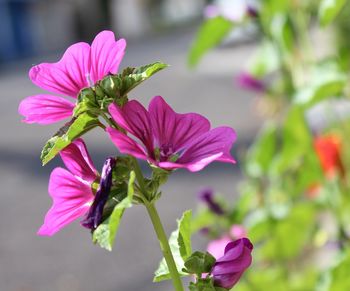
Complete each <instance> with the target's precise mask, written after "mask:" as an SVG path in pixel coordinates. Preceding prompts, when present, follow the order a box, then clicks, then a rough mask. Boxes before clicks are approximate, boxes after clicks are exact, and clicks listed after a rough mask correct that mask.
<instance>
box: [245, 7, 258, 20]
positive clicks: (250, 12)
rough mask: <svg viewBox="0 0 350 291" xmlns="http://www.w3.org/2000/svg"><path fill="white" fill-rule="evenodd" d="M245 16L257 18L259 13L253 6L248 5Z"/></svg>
mask: <svg viewBox="0 0 350 291" xmlns="http://www.w3.org/2000/svg"><path fill="white" fill-rule="evenodd" d="M247 15H248V16H250V17H251V18H257V17H258V16H259V12H258V10H257V9H256V8H255V7H254V6H252V5H248V6H247Z"/></svg>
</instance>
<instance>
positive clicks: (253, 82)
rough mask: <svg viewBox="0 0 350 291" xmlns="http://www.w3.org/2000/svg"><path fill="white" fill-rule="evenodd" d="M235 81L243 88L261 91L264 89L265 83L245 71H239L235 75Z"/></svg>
mask: <svg viewBox="0 0 350 291" xmlns="http://www.w3.org/2000/svg"><path fill="white" fill-rule="evenodd" d="M237 83H238V85H239V86H240V87H242V88H243V89H248V90H252V91H255V92H258V93H262V92H264V91H265V90H266V86H265V84H264V83H263V82H262V81H261V80H260V79H257V78H256V77H254V76H253V75H251V74H249V73H247V72H241V73H240V74H239V75H238V77H237Z"/></svg>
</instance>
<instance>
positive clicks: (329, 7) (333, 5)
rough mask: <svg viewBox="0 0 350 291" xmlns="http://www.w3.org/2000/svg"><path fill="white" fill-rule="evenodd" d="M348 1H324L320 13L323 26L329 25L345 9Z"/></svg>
mask: <svg viewBox="0 0 350 291" xmlns="http://www.w3.org/2000/svg"><path fill="white" fill-rule="evenodd" d="M345 3H346V0H322V1H321V4H320V8H319V11H318V17H319V21H320V23H321V25H322V26H327V25H329V24H330V23H331V22H332V21H333V20H334V18H335V17H336V16H337V15H338V13H339V12H340V10H341V9H342V8H343V7H344V5H345Z"/></svg>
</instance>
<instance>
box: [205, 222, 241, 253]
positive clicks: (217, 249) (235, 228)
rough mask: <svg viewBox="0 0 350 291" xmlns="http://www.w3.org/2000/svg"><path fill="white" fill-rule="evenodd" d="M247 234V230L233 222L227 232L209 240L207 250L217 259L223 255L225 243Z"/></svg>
mask: <svg viewBox="0 0 350 291" xmlns="http://www.w3.org/2000/svg"><path fill="white" fill-rule="evenodd" d="M246 236H247V231H246V229H245V228H244V227H243V225H240V224H233V225H232V226H231V228H230V231H229V233H228V234H225V235H223V236H222V237H220V238H218V239H215V240H212V241H211V242H209V244H208V247H207V251H208V252H209V253H210V254H211V255H212V256H214V258H215V259H218V258H220V257H222V256H223V255H224V250H225V247H226V245H227V244H228V243H229V242H231V241H232V240H237V239H240V238H244V237H246Z"/></svg>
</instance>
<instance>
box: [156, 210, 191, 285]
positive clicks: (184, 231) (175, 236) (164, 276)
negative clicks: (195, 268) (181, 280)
mask: <svg viewBox="0 0 350 291" xmlns="http://www.w3.org/2000/svg"><path fill="white" fill-rule="evenodd" d="M191 219H192V211H191V210H187V211H185V212H184V213H183V215H182V217H181V219H178V220H177V226H178V228H177V230H175V231H173V232H172V233H171V235H170V238H169V245H170V249H171V252H172V254H173V257H174V260H175V263H176V267H177V270H178V272H179V274H180V275H181V276H188V275H189V274H188V273H186V272H184V271H182V269H183V268H184V266H185V260H186V259H187V258H188V257H189V256H190V255H191V253H192V246H191ZM169 279H171V277H170V273H169V269H168V266H167V264H166V262H165V259H164V258H163V259H162V261H161V262H160V264H159V267H158V269H157V271H156V272H155V277H154V278H153V282H160V281H163V280H169Z"/></svg>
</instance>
